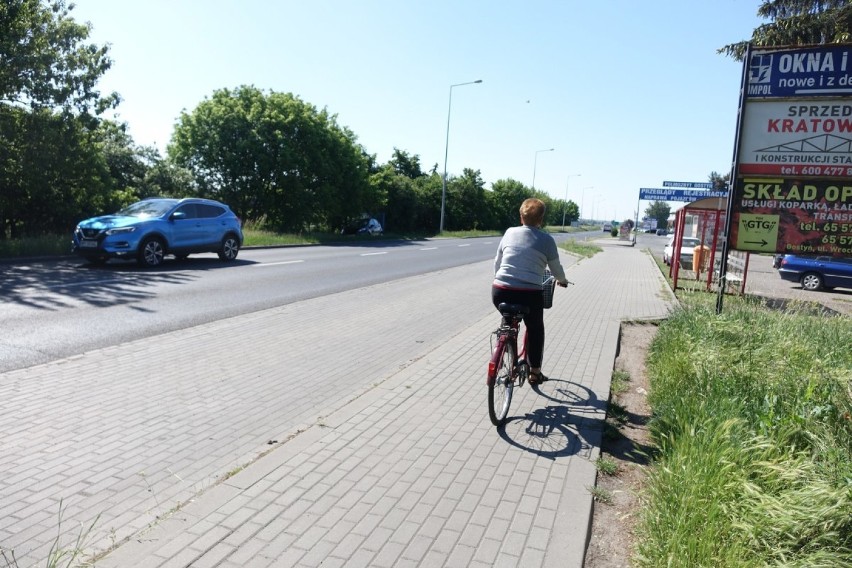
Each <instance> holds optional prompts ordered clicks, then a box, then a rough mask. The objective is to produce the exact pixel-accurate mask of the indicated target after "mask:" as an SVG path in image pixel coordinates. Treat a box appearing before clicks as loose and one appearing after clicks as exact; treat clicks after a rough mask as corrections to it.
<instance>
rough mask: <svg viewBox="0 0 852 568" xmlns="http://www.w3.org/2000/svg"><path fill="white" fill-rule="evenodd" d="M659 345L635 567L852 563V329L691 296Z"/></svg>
mask: <svg viewBox="0 0 852 568" xmlns="http://www.w3.org/2000/svg"><path fill="white" fill-rule="evenodd" d="M681 296H682V297H681V301H682V302H683V304H684V307H683V308H682V309H680V310H678V311H677V312H676V313H674V314H673V315H672V317H670V318H669V319H668V320H667V321H666V322H664V323H663V324H662V325H661V326H660V328H659V331H658V333H657V336H656V338H655V340H654V342H653V344H652V346H651V350H650V353H649V357H648V372H649V377H650V381H651V394H650V396H649V402H650V404H651V406H652V414H653V419H652V421H651V424H650V428H651V432H652V435H653V437H654V441H655V443H656V445H657V447H658V449H659V454H658V457H657V460H656V463H655V464H654V467H653V468H652V473H651V474H650V477H649V482H648V484H647V494H646V495H645V503H646V506H645V507H644V508H643V511H642V515H641V517H642V520H641V524H640V526H639V527H638V529H637V530H638V533H639V538H638V540H637V542H638V543H639V545H638V549H637V555H636V565H637V566H666V565H670V566H690V567H691V566H698V567H700V566H714V567H717V568H721V567H727V566H768V565H778V566H780V565H783V566H826V567H827V566H840V567H842V566H852V349H850V347H849V346H850V345H852V320H850V318H847V317H836V316H835V317H830V316H820V315H814V314H813V313H812V312H809V311H807V310H805V309H803V310H801V311H796V310H795V309H794V310H788V311H785V312H776V311H771V310H769V309H766V308H764V307H763V306H762V304H761V303H760V302H759V301H755V300H749V299H747V298H746V299H744V298H738V297H732V298H730V299H728V300H727V302H728V303H727V308H726V311H725V313H724V314H720V315H717V314H715V311H714V300H715V298H714V297H711V296H713V295H708V294H697V293H696V294H690V293H684V294H681Z"/></svg>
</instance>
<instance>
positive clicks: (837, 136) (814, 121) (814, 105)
mask: <svg viewBox="0 0 852 568" xmlns="http://www.w3.org/2000/svg"><path fill="white" fill-rule="evenodd" d="M740 174H741V175H754V174H757V175H770V176H814V177H830V178H852V101H848V102H847V101H838V100H825V99H823V100H804V101H796V100H790V101H783V102H780V101H763V102H759V103H757V102H751V103H748V104H747V105H746V107H745V113H744V120H743V136H742V144H741V147H740Z"/></svg>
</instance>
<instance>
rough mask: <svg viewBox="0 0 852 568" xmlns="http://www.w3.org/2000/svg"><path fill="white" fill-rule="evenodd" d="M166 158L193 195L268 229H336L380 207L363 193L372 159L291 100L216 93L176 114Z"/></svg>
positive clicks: (341, 131)
mask: <svg viewBox="0 0 852 568" xmlns="http://www.w3.org/2000/svg"><path fill="white" fill-rule="evenodd" d="M168 154H169V157H170V159H171V160H173V162H174V163H175V164H176V165H179V166H182V167H185V168H187V169H188V170H190V171H191V172H192V175H193V176H194V179H195V183H196V184H197V188H198V192H199V193H200V194H201V195H202V196H210V197H214V198H217V199H220V200H222V201H224V202H226V203H228V204H229V205H230V206H231V207H232V208H233V209H234V211H235V213H237V215H238V216H240V217H242V218H245V219H261V218H265V219H266V222H267V223H268V224H269V225H270V226H271V227H272V228H274V229H277V230H282V231H296V232H299V231H303V230H307V229H309V228H311V227H313V226H321V227H322V228H326V229H328V228H335V227H339V226H342V225H343V223H344V222H345V221H346V220H347V219H349V218H352V217H354V216H357V215H359V214H361V213H363V212H364V211H365V210H367V209H370V208H373V207H376V206H381V204H382V198H381V196H377V195H373V194H371V193H370V185H369V183H368V177H369V174H370V168H371V158H370V157H369V156H368V155H367V154H366V153H365V152H364V150H363V148H362V147H361V146H360V145H359V144H358V143H357V140H356V137H355V135H354V134H353V133H352V131H350V130H349V129H347V128H343V127H341V126H339V125H338V124H337V119H336V116H334V115H331V114H329V113H328V112H327V111H326V110H321V111H320V110H317V109H316V107H314V106H313V105H310V104H308V103H305V102H303V101H302V100H301V99H299V98H298V97H296V96H295V95H293V94H291V93H276V92H269V93H264V92H262V91H260V90H259V89H257V88H255V87H249V86H242V87H239V88H237V89H234V90H229V89H221V90H218V91H215V92H214V93H213V95H212V97H211V98H209V99H205V100H204V101H202V102H201V103H200V104H199V105H198V106H197V107H196V108H195V109H194V110H193V111H192V112H183V113H181V116H180V118H179V119H178V124H177V126H176V127H175V131H174V133H173V135H172V140H171V143H170V145H169V148H168Z"/></svg>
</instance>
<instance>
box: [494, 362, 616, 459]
mask: <svg viewBox="0 0 852 568" xmlns="http://www.w3.org/2000/svg"><path fill="white" fill-rule="evenodd" d="M532 389H533V391H534V392H535V393H536V394H537V395H539V396H541V397H543V398H544V399H546V400H547V401H548V402H551V403H553V404H548V405H547V406H545V407H543V408H537V409H535V410H533V411H532V412H529V413H527V414H525V415H523V416H511V417H508V418H507V419H506V422H505V424H504V425H503V426H502V427H500V428H498V433H499V435H500V437H501V438H502V439H503V440H504V441H506V442H507V443H509V444H510V445H512V446H514V447H517V448H520V449H522V450H525V451H527V452H530V453H532V454H535V455H537V456H540V457H544V458H548V459H554V460H555V459H557V458H564V457H570V456H572V455H575V454H578V453H581V452H587V451H589V450H590V449H591V447H592V445H593V443H590V442H589V440H592V441H594V440H599V439H600V434H601V432H602V431H603V426H604V420H605V418H606V409H607V401H605V400H600V399H599V398H598V397H597V396H596V395H595V393H594V392H593V391H591V390H590V389H588V388H587V387H585V386H583V385H581V384H578V383H574V382H571V381H566V380H562V379H555V378H552V377H551V378H550V379H548V381H547V382H545V383H543V384H541V385H534V386H533V387H532Z"/></svg>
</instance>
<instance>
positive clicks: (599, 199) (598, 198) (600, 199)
mask: <svg viewBox="0 0 852 568" xmlns="http://www.w3.org/2000/svg"><path fill="white" fill-rule="evenodd" d="M604 201H606V197H603V196H602V195H596V196H595V200H594V201H593V202H592V222H594V221H595V207H597V206H598V203H603V202H604Z"/></svg>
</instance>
